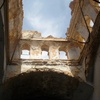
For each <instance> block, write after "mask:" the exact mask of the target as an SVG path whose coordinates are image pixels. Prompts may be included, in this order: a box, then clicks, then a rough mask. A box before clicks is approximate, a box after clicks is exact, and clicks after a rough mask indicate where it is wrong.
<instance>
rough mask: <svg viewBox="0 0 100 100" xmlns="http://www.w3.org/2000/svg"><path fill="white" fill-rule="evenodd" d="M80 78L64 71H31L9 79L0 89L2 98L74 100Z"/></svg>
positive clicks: (4, 99)
mask: <svg viewBox="0 0 100 100" xmlns="http://www.w3.org/2000/svg"><path fill="white" fill-rule="evenodd" d="M78 85H79V81H78V79H76V78H74V77H70V76H68V75H66V74H64V73H61V72H60V73H58V72H54V71H52V70H48V71H36V72H33V71H29V72H27V73H22V74H20V75H18V76H16V77H13V78H11V79H9V80H8V81H7V82H6V83H5V84H3V86H2V87H3V90H2V91H0V93H1V92H2V93H1V95H0V98H2V100H72V96H73V93H74V92H75V90H76V89H77V87H78Z"/></svg>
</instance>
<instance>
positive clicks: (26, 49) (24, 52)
mask: <svg viewBox="0 0 100 100" xmlns="http://www.w3.org/2000/svg"><path fill="white" fill-rule="evenodd" d="M20 58H21V59H29V58H30V46H29V45H28V44H26V43H25V44H23V45H22V47H21V55H20Z"/></svg>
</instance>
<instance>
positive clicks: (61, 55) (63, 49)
mask: <svg viewBox="0 0 100 100" xmlns="http://www.w3.org/2000/svg"><path fill="white" fill-rule="evenodd" d="M59 59H67V55H66V47H65V46H64V47H60V48H59Z"/></svg>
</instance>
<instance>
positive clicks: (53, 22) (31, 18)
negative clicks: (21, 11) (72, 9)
mask: <svg viewBox="0 0 100 100" xmlns="http://www.w3.org/2000/svg"><path fill="white" fill-rule="evenodd" d="M26 1H27V0H26ZM26 1H25V0H24V4H26V3H28V2H26ZM31 1H33V3H31V4H30V6H28V7H29V8H26V7H24V8H25V9H26V12H25V15H24V16H25V19H27V21H28V24H30V25H31V27H32V29H33V30H37V31H39V32H41V33H42V36H44V37H46V36H48V35H53V36H55V37H64V35H65V32H66V30H67V25H68V23H67V19H68V17H69V19H70V15H69V13H68V12H69V11H67V8H66V5H67V4H68V1H67V0H62V3H61V1H60V0H55V2H53V0H51V1H49V0H42V2H41V0H31ZM25 2H26V3H25ZM56 2H57V3H56ZM53 3H54V4H53ZM65 3H66V4H65ZM55 4H56V5H55ZM60 4H61V5H60ZM49 6H50V7H49ZM46 8H47V9H46ZM68 22H69V20H68ZM24 26H25V25H24ZM23 29H25V28H23Z"/></svg>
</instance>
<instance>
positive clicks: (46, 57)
mask: <svg viewBox="0 0 100 100" xmlns="http://www.w3.org/2000/svg"><path fill="white" fill-rule="evenodd" d="M41 58H42V59H49V55H48V52H47V51H42V57H41Z"/></svg>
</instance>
